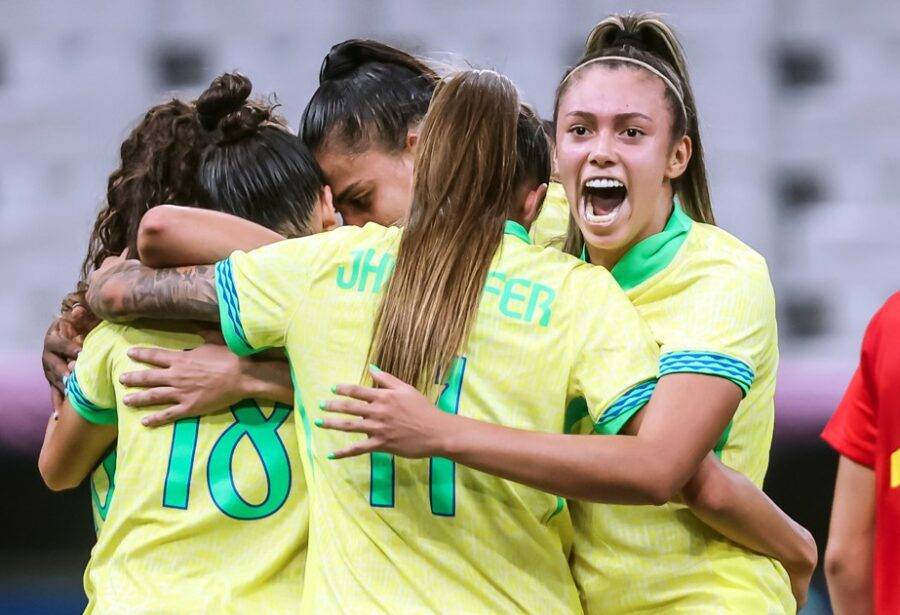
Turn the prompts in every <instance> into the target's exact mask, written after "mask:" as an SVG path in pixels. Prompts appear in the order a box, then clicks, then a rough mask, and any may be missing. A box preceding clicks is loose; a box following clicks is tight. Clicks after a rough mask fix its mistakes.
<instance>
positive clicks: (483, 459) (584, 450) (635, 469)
mask: <svg viewBox="0 0 900 615" xmlns="http://www.w3.org/2000/svg"><path fill="white" fill-rule="evenodd" d="M444 420H445V421H446V422H447V423H448V425H447V426H446V427H445V428H444V432H443V434H442V435H441V436H440V438H441V442H442V443H441V444H438V445H436V446H437V448H438V449H440V450H441V453H440V456H444V457H448V458H450V459H452V460H454V461H456V462H457V463H461V464H463V465H466V466H468V467H470V468H474V469H476V470H480V471H482V472H487V473H489V474H494V475H496V476H500V477H502V478H506V479H509V480H512V481H515V482H518V483H522V484H525V485H528V486H530V487H534V488H536V489H540V490H542V491H547V492H550V493H554V494H556V495H559V496H562V497H565V498H572V499H577V500H584V501H590V502H606V503H613V504H662V503H664V502H666V501H668V500H669V498H670V497H671V495H672V494H673V493H674V492H675V491H677V489H678V488H679V487H680V486H681V485H680V484H678V482H679V477H678V473H679V472H678V464H677V463H676V464H670V460H669V458H668V457H667V456H666V455H661V454H658V449H656V447H655V445H654V444H653V443H649V442H643V441H641V440H640V439H639V438H636V437H631V436H602V437H601V436H593V435H588V436H581V435H562V434H550V433H541V432H533V431H524V430H519V429H512V428H509V427H502V426H500V425H495V424H493V423H483V422H480V421H476V420H473V419H469V418H466V417H461V416H452V415H445V418H444ZM654 449H656V450H654ZM598 470H600V471H598Z"/></svg>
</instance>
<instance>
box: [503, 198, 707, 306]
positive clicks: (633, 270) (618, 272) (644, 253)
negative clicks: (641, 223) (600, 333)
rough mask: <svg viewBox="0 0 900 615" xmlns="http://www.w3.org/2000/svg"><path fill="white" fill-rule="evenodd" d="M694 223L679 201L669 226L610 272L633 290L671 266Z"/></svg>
mask: <svg viewBox="0 0 900 615" xmlns="http://www.w3.org/2000/svg"><path fill="white" fill-rule="evenodd" d="M692 223H693V221H692V220H691V219H690V218H689V217H688V215H687V214H686V213H684V210H683V209H681V205H679V204H678V202H677V201H676V203H675V205H674V206H673V207H672V215H671V216H669V220H668V222H666V226H665V228H663V230H662V231H661V232H659V233H657V234H655V235H651V236H650V237H647V238H646V239H643V240H641V241H639V242H637V243H636V244H634V246H632V247H631V249H630V250H628V252H626V253H625V255H624V256H623V257H622V258H621V259H619V262H618V263H616V264H615V266H614V267H613V268H612V271H610V273H612V275H613V277H614V278H615V279H616V282H618V283H619V286H621V287H622V290H630V289H632V288H634V287H635V286H637V285H638V284H640V283H641V282H643V281H645V280H647V279H649V278H650V277H652V276H653V275H655V274H657V273H659V272H660V271H662V270H663V269H665V268H666V267H668V265H669V263H671V262H672V259H673V258H675V254H677V253H678V249H679V248H680V247H681V244H683V243H684V240H685V239H687V234H688V231H690V230H691V224H692ZM507 224H508V223H507ZM581 260H583V261H586V262H588V253H587V246H585V247H584V248H582V249H581Z"/></svg>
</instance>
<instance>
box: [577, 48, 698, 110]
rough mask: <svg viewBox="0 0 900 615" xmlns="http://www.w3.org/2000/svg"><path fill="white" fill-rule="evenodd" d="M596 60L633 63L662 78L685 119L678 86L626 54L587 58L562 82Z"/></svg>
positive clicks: (682, 99) (682, 100) (644, 63)
mask: <svg viewBox="0 0 900 615" xmlns="http://www.w3.org/2000/svg"><path fill="white" fill-rule="evenodd" d="M597 62H625V63H627V64H634V65H635V66H640V67H641V68H643V69H644V70H648V71H650V72H651V73H653V74H654V75H656V76H657V77H659V78H660V79H662V80H663V83H665V84H666V87H667V88H669V89H670V90H671V91H672V93H673V94H675V98H677V99H678V104H679V105H681V113H682V115H683V117H684V118H685V120H687V116H688V115H687V108H686V107H685V106H684V98H683V97H682V96H681V92H679V91H678V88H676V87H675V84H674V83H672V80H671V79H669V78H668V77H666V76H665V75H663V74H662V73H661V72H659V71H658V70H656V69H655V68H653V67H652V66H650V65H649V64H647V63H646V62H642V61H641V60H636V59H634V58H629V57H627V56H601V57H599V58H594V59H593V60H588V61H587V62H585V63H584V64H579V65H578V66H576V67H575V68H573V69H572V71H571V72H570V73H569V74H568V75H566V78H565V79H563V83H565V82H566V81H568V80H569V77H571V76H572V75H574V74H575V73H577V72H578V71H579V70H581V69H582V68H584V67H585V66H588V65H589V64H595V63H597Z"/></svg>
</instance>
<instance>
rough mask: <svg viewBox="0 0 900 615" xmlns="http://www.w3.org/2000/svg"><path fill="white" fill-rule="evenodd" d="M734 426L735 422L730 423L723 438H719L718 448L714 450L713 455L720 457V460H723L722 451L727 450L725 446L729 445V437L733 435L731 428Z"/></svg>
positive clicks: (723, 433)
mask: <svg viewBox="0 0 900 615" xmlns="http://www.w3.org/2000/svg"><path fill="white" fill-rule="evenodd" d="M733 425H734V421H728V425H727V426H726V427H725V431H723V432H722V437H721V438H719V441H718V442H716V446H715V447H714V448H713V453H715V454H716V457H718V458H719V460H721V459H722V451H724V450H725V445H726V444H728V436H730V435H731V427H732V426H733Z"/></svg>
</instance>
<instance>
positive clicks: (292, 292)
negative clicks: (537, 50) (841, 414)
mask: <svg viewBox="0 0 900 615" xmlns="http://www.w3.org/2000/svg"><path fill="white" fill-rule="evenodd" d="M251 90H252V86H251V82H250V80H249V79H248V78H247V77H245V76H243V75H240V74H237V73H226V74H223V75H221V76H219V77H217V78H216V79H215V80H214V81H213V82H212V84H211V85H210V87H209V88H208V89H207V90H206V91H204V92H203V93H202V94H201V95H200V97H199V98H198V99H197V100H196V101H190V102H184V101H179V100H172V101H170V102H167V103H164V104H161V105H156V106H154V107H152V108H151V109H150V110H148V112H147V113H146V115H145V117H144V118H143V120H142V121H141V122H140V123H139V124H138V125H137V127H135V128H134V130H133V131H132V132H131V134H130V135H129V136H128V138H127V139H126V141H125V142H124V143H123V144H122V147H121V160H120V166H119V168H118V169H117V170H116V171H115V172H114V173H113V174H112V175H111V176H110V179H109V185H108V192H107V199H106V204H105V207H104V209H103V210H102V211H101V212H100V214H99V216H98V217H97V221H96V223H95V225H94V231H93V233H92V236H91V240H90V244H89V250H88V254H87V257H86V259H85V264H84V268H83V279H82V282H81V283H80V284H79V288H78V290H77V291H76V292H75V293H73V294H72V295H71V296H69V297H68V298H67V300H66V301H65V302H64V310H65V311H64V314H63V316H61V317H60V319H58V320H57V321H56V322H54V323H53V325H52V326H51V331H50V334H49V335H48V346H50V347H51V349H54V350H56V354H59V355H65V354H67V353H68V354H74V353H75V352H76V351H77V350H79V349H80V354H78V358H77V361H76V362H75V364H74V365H73V366H66V365H65V363H64V362H62V363H59V361H60V359H59V358H58V357H55V356H54V353H53V352H48V353H47V355H45V356H49V357H50V359H49V360H48V363H47V372H48V377H49V378H50V380H51V384H52V385H54V387H53V388H54V405H55V409H56V412H55V414H54V416H53V417H51V419H50V421H49V422H48V427H47V434H46V438H45V442H44V447H43V449H42V451H41V457H40V469H41V472H42V475H43V476H44V478H45V480H46V482H47V484H48V485H49V486H51V487H52V488H55V489H63V488H71V487H74V486H77V485H78V484H80V483H82V482H83V481H84V480H85V479H88V480H89V481H90V484H91V493H92V499H93V504H94V518H95V522H96V526H97V533H98V537H97V543H96V546H95V547H94V549H93V551H92V553H91V558H90V561H89V563H88V566H87V570H86V571H85V577H84V579H85V590H86V593H87V597H88V601H89V602H88V609H87V610H88V612H92V613H121V612H128V613H138V612H140V613H159V612H166V613H169V612H246V611H248V610H250V609H253V608H257V609H260V608H261V609H264V610H265V611H266V612H273V613H281V612H294V611H302V612H310V613H318V612H349V613H369V612H386V613H407V612H413V613H418V612H465V613H487V612H498V613H499V612H504V613H505V612H527V613H569V612H572V613H577V612H581V611H586V612H593V613H627V612H633V611H657V612H670V611H675V612H691V613H695V612H708V613H722V612H732V613H762V612H765V613H771V612H779V613H781V612H793V611H795V610H796V608H797V606H798V604H802V603H803V602H804V601H805V598H806V592H807V588H808V585H809V581H810V577H811V575H812V572H813V569H814V568H815V565H816V561H817V553H816V546H815V543H814V542H813V540H812V537H811V536H810V534H809V533H808V532H807V531H806V530H805V529H803V528H802V527H800V526H799V525H798V524H796V523H795V522H794V521H792V520H791V519H790V518H789V517H788V516H787V515H785V514H784V513H783V512H782V511H781V510H780V509H779V508H778V507H777V506H776V505H775V504H774V503H773V502H772V501H771V500H769V499H768V498H767V497H766V496H765V494H764V493H763V492H762V491H761V490H760V488H759V485H760V484H761V482H762V479H763V477H764V474H765V471H766V467H767V464H768V451H769V446H770V443H771V438H772V430H773V421H774V402H773V398H774V391H775V374H776V368H777V362H778V348H777V334H776V324H775V300H774V295H773V291H772V286H771V283H770V280H769V274H768V270H767V267H766V264H765V262H764V260H763V258H762V257H761V256H759V255H758V254H757V253H755V252H754V251H753V250H752V249H750V248H749V247H747V246H746V245H744V244H743V243H741V242H740V241H739V240H738V239H736V238H735V237H733V236H732V235H730V234H728V233H726V232H725V231H723V230H721V229H719V228H717V227H716V226H715V224H714V216H713V212H712V208H711V204H710V197H709V190H708V186H707V180H706V170H705V167H704V159H703V148H702V145H701V140H700V134H699V131H698V117H697V109H696V105H695V101H694V95H693V92H692V90H691V85H690V80H689V77H688V72H687V68H686V63H685V58H684V55H683V52H682V49H681V46H680V44H679V42H678V40H677V38H676V37H675V35H674V34H673V32H672V30H671V29H670V28H669V27H668V26H667V25H666V24H665V23H664V22H663V21H661V20H660V19H659V18H658V17H656V16H653V15H647V14H644V15H625V16H620V15H613V16H610V17H607V18H606V19H604V20H603V21H601V22H600V23H599V24H598V25H597V26H596V27H595V28H594V29H593V30H592V31H591V33H590V35H589V37H588V39H587V43H586V47H585V50H584V55H583V57H582V58H581V59H580V60H579V61H578V62H577V63H576V64H575V65H574V66H573V67H572V68H570V69H569V70H568V71H566V73H565V75H564V77H563V79H562V80H561V82H560V84H559V86H558V88H557V92H556V99H555V105H554V117H553V120H552V122H542V121H541V119H540V118H539V117H538V116H537V115H536V114H535V113H534V112H533V111H532V110H531V109H530V107H528V106H527V105H526V104H524V103H523V102H522V101H521V100H520V97H519V94H518V92H517V90H516V88H515V86H514V84H513V83H512V82H511V81H510V80H509V79H507V78H506V77H504V76H502V75H500V74H498V73H496V72H492V71H486V70H464V71H460V72H456V73H453V74H448V75H441V76H439V75H438V74H437V73H436V72H435V71H434V70H433V69H432V68H430V67H429V66H428V64H427V63H426V62H424V61H422V60H420V59H418V58H415V57H413V56H410V55H408V54H406V53H404V52H402V51H400V50H398V49H395V48H393V47H390V46H388V45H385V44H382V43H378V42H375V41H367V40H350V41H345V42H343V43H340V44H338V45H336V46H334V47H333V48H332V49H331V51H330V52H329V53H328V55H327V56H326V58H325V60H324V62H323V64H322V69H321V73H320V79H319V87H318V89H317V90H316V92H315V94H314V95H313V97H312V99H311V100H310V102H309V103H308V105H307V107H306V109H305V110H304V112H303V115H302V118H301V121H300V127H299V136H298V135H295V134H293V133H292V132H291V130H290V129H289V128H288V125H287V122H286V121H285V120H284V119H283V118H282V117H280V116H279V115H278V114H277V113H276V112H275V109H274V107H273V106H271V105H269V104H266V103H264V102H261V101H260V100H257V99H255V98H252V97H251V93H252V92H251ZM548 125H549V126H550V129H549V131H548V130H547V129H546V127H547V126H548ZM551 166H553V172H552V173H551ZM163 204H165V205H163ZM339 220H342V222H343V224H342V225H340V224H339ZM337 227H339V228H337ZM98 321H99V324H98ZM88 331H89V333H88ZM82 345H83V346H82ZM54 361H57V362H56V363H54ZM63 375H65V376H64V378H63ZM63 380H64V382H63Z"/></svg>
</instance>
